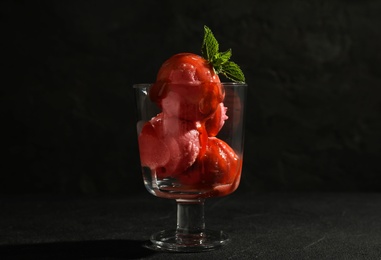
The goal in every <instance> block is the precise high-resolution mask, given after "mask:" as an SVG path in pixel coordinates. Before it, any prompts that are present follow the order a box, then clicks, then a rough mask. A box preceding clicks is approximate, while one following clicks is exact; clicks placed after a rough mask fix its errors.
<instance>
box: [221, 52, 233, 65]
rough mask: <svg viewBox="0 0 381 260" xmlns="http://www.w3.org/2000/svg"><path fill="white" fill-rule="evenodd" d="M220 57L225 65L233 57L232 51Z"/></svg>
mask: <svg viewBox="0 0 381 260" xmlns="http://www.w3.org/2000/svg"><path fill="white" fill-rule="evenodd" d="M219 56H220V59H221V60H222V63H225V62H227V61H228V60H230V57H231V56H232V50H231V49H229V50H227V51H224V52H220V53H219Z"/></svg>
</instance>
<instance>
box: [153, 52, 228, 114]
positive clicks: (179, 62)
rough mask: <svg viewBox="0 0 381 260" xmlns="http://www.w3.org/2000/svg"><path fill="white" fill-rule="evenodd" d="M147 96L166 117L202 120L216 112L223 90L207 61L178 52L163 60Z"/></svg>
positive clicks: (222, 96)
mask: <svg viewBox="0 0 381 260" xmlns="http://www.w3.org/2000/svg"><path fill="white" fill-rule="evenodd" d="M149 95H150V98H151V100H152V101H154V102H155V103H156V104H157V105H158V106H159V107H160V108H162V110H163V113H165V114H167V115H168V116H174V117H178V118H181V119H184V120H189V121H203V120H205V119H207V118H208V117H210V116H211V115H212V114H213V113H214V112H215V111H216V109H217V107H218V106H219V104H220V103H221V102H222V100H223V98H224V90H223V87H222V85H221V83H220V79H219V77H218V75H217V74H216V73H215V71H214V69H213V67H212V65H211V64H210V63H208V61H206V60H205V59H204V58H202V57H201V56H198V55H196V54H192V53H180V54H176V55H174V56H172V57H171V58H169V59H168V60H167V61H166V62H164V63H163V65H162V66H161V68H160V70H159V72H158V75H157V78H156V82H155V83H154V84H153V86H152V88H151V90H150V94H149Z"/></svg>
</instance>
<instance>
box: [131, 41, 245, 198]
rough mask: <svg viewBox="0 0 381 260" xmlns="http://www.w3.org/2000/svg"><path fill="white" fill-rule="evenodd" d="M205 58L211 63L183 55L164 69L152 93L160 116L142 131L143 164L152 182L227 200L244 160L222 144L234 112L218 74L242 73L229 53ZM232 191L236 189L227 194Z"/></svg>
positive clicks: (196, 57)
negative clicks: (210, 193)
mask: <svg viewBox="0 0 381 260" xmlns="http://www.w3.org/2000/svg"><path fill="white" fill-rule="evenodd" d="M204 41H205V40H204ZM206 42H208V41H206ZM206 44H207V43H206ZM217 50H218V47H217ZM213 51H216V49H215V48H214V49H213ZM206 52H207V55H206V56H208V57H209V58H208V59H206V58H204V57H201V56H199V55H196V54H192V53H180V54H176V55H173V56H172V57H170V58H169V59H168V60H167V61H165V62H164V63H163V65H162V66H161V68H160V70H159V72H158V74H157V78H156V81H155V83H154V84H153V85H152V86H151V88H150V91H149V98H150V99H151V101H152V102H154V103H156V105H157V106H158V107H159V108H160V109H161V112H160V113H159V114H158V115H156V116H154V117H153V118H152V119H151V120H150V121H148V122H146V123H145V125H144V126H143V128H142V131H141V133H140V135H139V138H138V141H139V150H140V158H141V164H142V166H144V167H148V168H149V169H150V170H151V172H152V175H153V178H152V179H156V180H170V181H171V182H170V183H173V184H170V185H173V187H176V189H177V190H179V189H180V190H182V191H189V190H196V191H199V190H206V191H213V190H214V191H218V192H220V193H224V192H225V193H226V194H227V193H228V192H231V190H232V189H235V188H236V186H237V183H238V182H239V177H240V174H239V173H240V170H241V165H242V160H241V159H240V157H239V156H238V155H237V154H236V153H235V151H234V150H233V149H232V148H231V147H230V146H229V145H228V144H227V143H226V142H224V141H222V140H220V139H219V138H218V133H219V132H220V130H221V129H222V128H223V126H224V124H225V121H226V120H228V116H227V115H226V113H227V110H228V109H229V107H228V106H225V104H224V98H225V90H224V87H223V84H221V82H220V78H219V76H218V75H217V72H221V71H222V72H223V71H225V72H226V74H225V75H230V76H231V75H235V74H234V73H236V72H237V71H238V72H241V71H240V69H239V67H238V69H237V67H235V65H236V64H233V63H232V62H230V63H228V59H229V58H230V56H231V52H230V50H229V51H228V52H224V53H215V54H214V55H212V54H213V52H211V51H208V50H207V48H206ZM216 68H217V69H216ZM229 68H230V69H231V68H233V70H234V71H233V70H232V71H231V72H229V71H228V69H229ZM238 76H239V75H238ZM241 78H242V79H244V78H243V74H242V77H241ZM167 183H168V182H167ZM166 185H168V184H166ZM227 185H230V186H232V187H233V188H228V189H225V188H224V187H225V186H227ZM166 189H170V187H169V188H168V186H166ZM224 189H225V191H224Z"/></svg>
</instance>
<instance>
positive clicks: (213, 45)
mask: <svg viewBox="0 0 381 260" xmlns="http://www.w3.org/2000/svg"><path fill="white" fill-rule="evenodd" d="M218 48H219V46H218V42H217V40H216V38H215V37H214V35H213V33H212V31H211V30H210V29H209V27H207V26H204V41H203V42H202V48H201V52H202V56H203V57H204V58H205V59H206V60H207V61H209V62H212V61H213V58H214V56H215V55H216V54H218Z"/></svg>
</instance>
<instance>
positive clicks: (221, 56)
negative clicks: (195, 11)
mask: <svg viewBox="0 0 381 260" xmlns="http://www.w3.org/2000/svg"><path fill="white" fill-rule="evenodd" d="M201 52H202V56H203V57H204V58H205V59H206V60H207V61H208V62H209V63H210V64H212V66H213V68H214V71H215V72H216V73H217V74H219V73H222V74H223V75H225V77H227V78H228V79H230V80H232V81H236V82H244V81H245V76H244V75H243V72H242V70H241V69H240V67H239V66H238V65H237V64H236V63H234V62H232V61H229V60H230V58H231V56H232V51H231V49H229V50H227V51H225V52H219V45H218V42H217V40H216V38H215V37H214V35H213V33H212V31H211V30H210V29H209V28H208V27H207V26H206V25H205V26H204V40H203V42H202V47H201Z"/></svg>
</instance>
